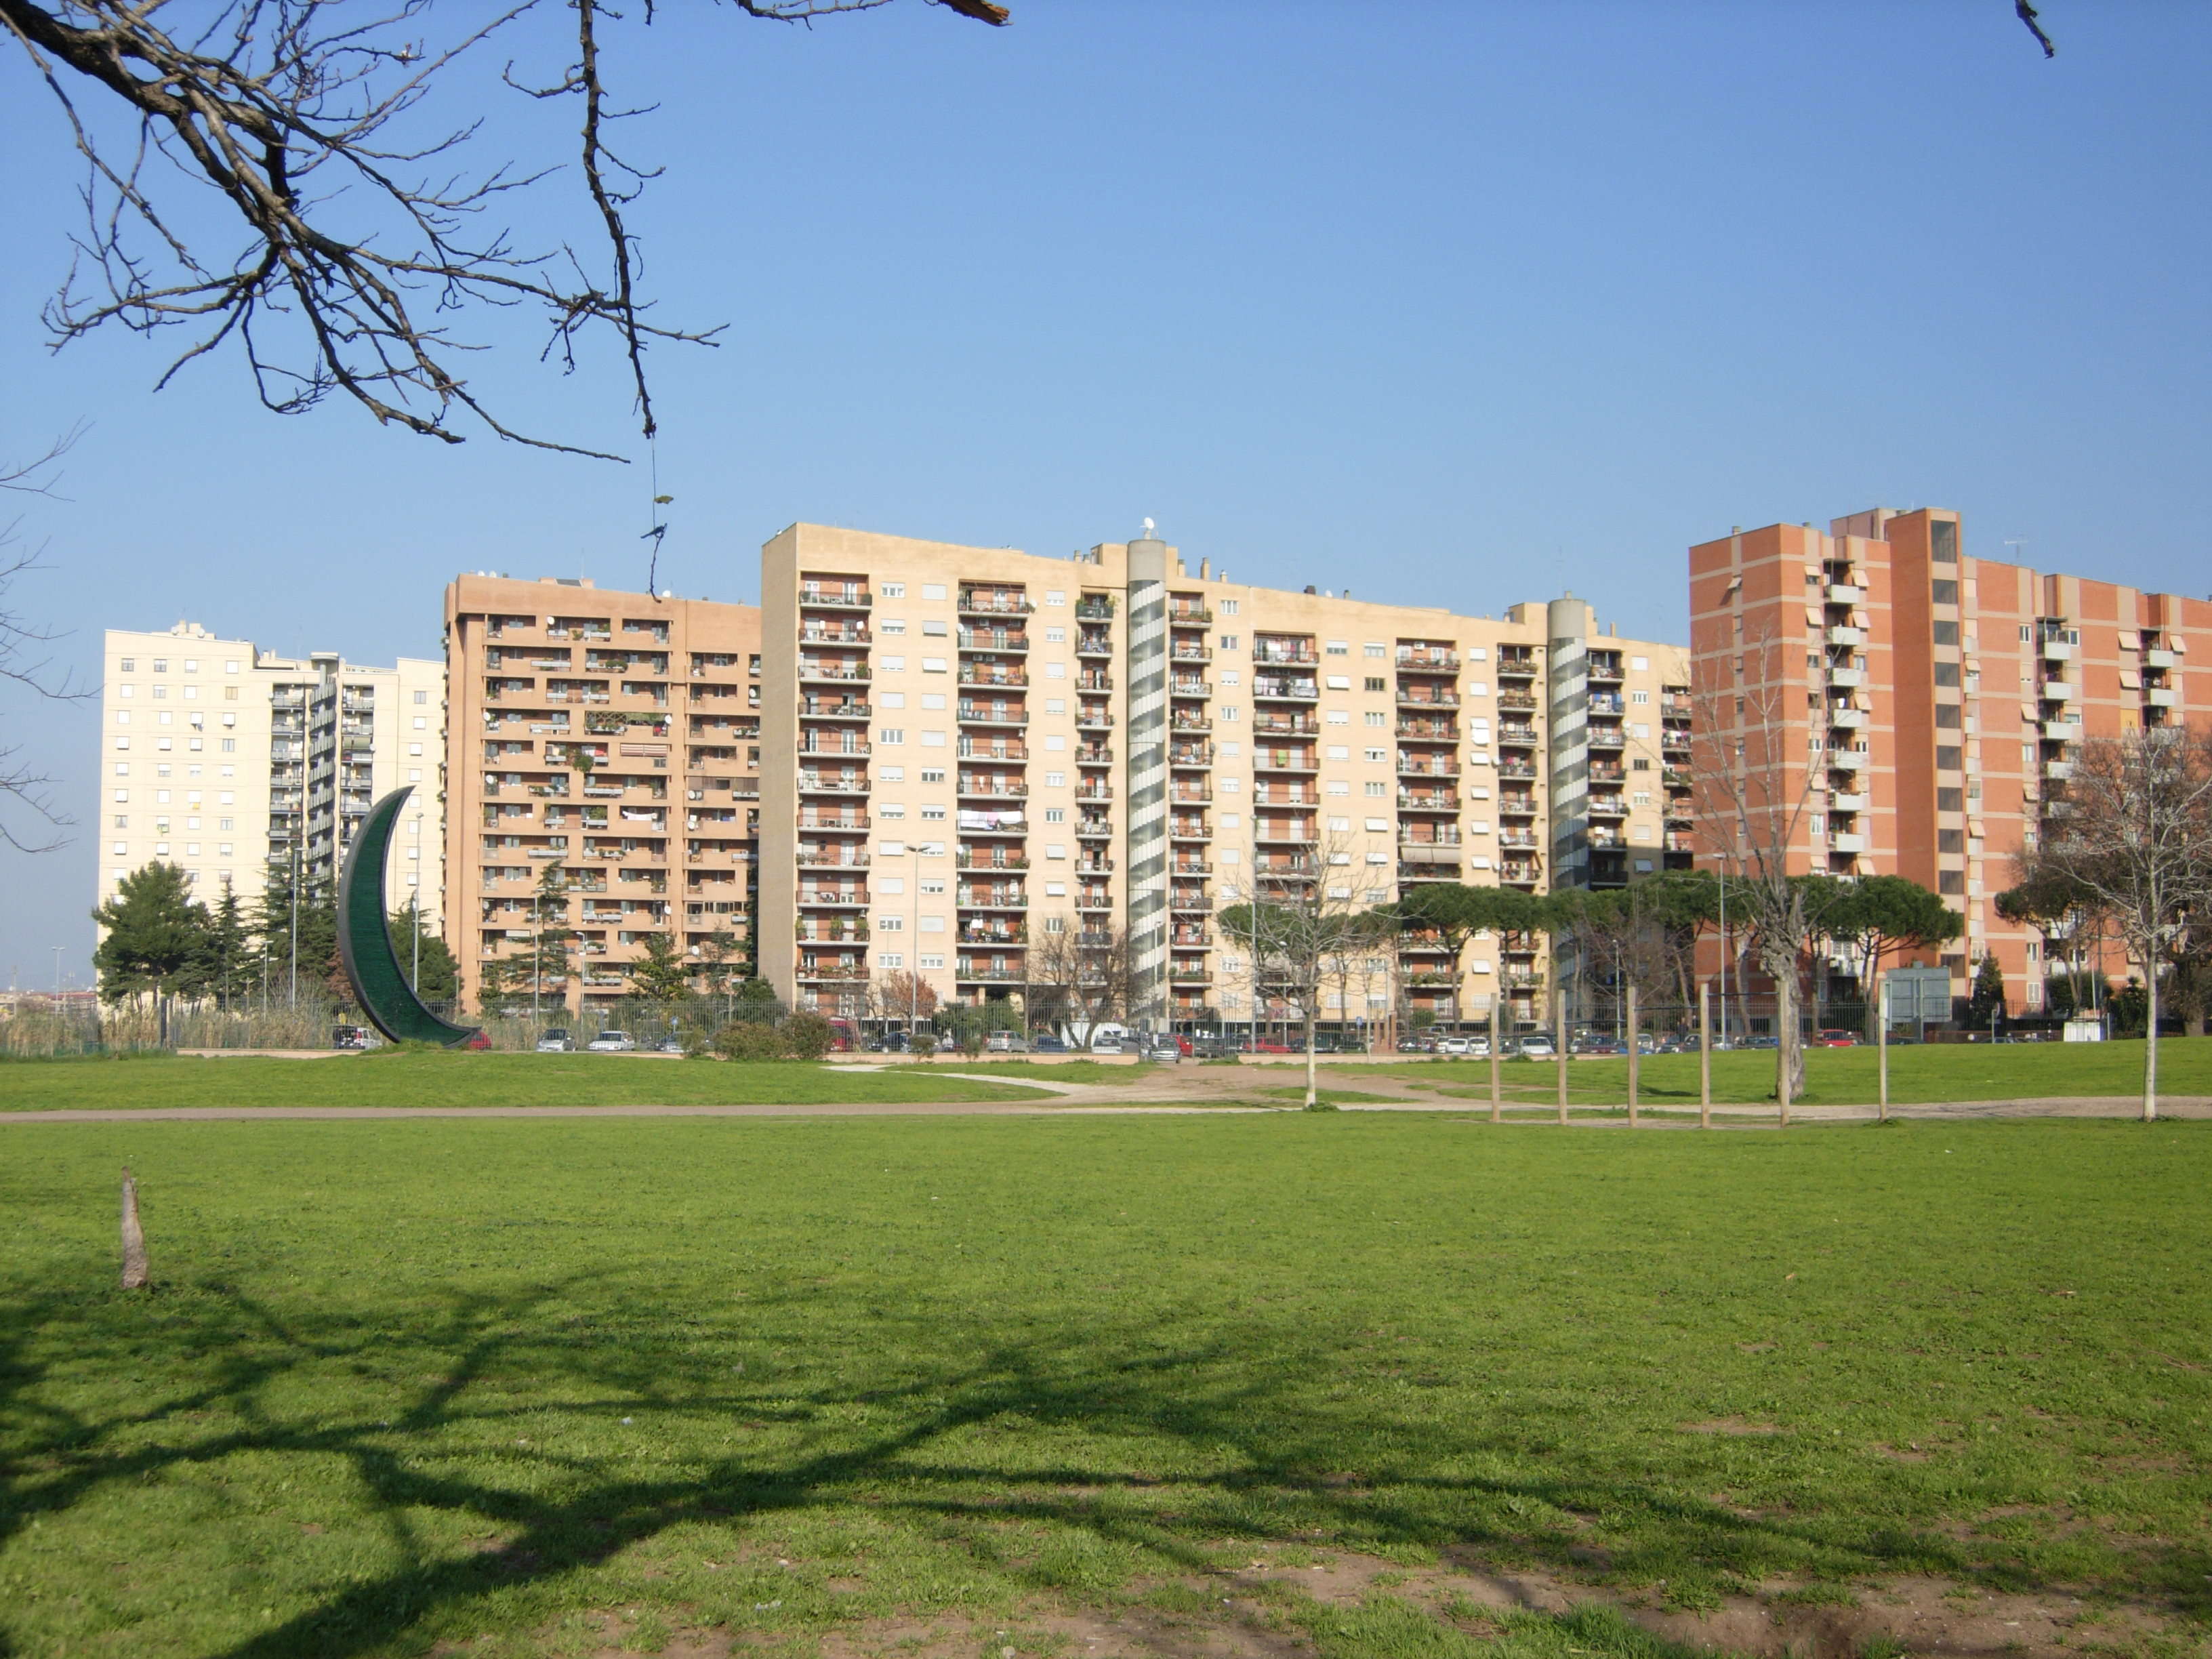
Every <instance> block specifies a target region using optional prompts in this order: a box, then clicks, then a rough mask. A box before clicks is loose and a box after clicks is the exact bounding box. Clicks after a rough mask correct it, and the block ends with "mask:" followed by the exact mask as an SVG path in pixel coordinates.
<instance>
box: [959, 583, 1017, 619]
mask: <svg viewBox="0 0 2212 1659" xmlns="http://www.w3.org/2000/svg"><path fill="white" fill-rule="evenodd" d="M1033 611H1036V606H1035V605H1032V604H1030V601H1029V600H1028V599H1025V598H1024V597H1023V596H1022V595H1021V594H1019V593H1012V592H994V591H992V590H990V589H988V588H981V587H963V588H962V589H961V590H960V614H961V615H962V616H963V617H1026V616H1029V615H1030V613H1031V612H1033Z"/></svg>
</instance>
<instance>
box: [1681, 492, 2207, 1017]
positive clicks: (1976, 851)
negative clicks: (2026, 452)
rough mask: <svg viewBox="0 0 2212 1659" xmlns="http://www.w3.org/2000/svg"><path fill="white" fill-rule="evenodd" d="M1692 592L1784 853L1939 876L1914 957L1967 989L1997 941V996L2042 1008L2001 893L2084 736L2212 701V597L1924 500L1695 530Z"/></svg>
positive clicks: (1810, 867)
mask: <svg viewBox="0 0 2212 1659" xmlns="http://www.w3.org/2000/svg"><path fill="white" fill-rule="evenodd" d="M1690 600H1691V643H1692V652H1693V653H1694V662H1693V670H1694V674H1695V683H1696V685H1697V688H1698V693H1699V703H1700V705H1701V707H1704V708H1707V709H1709V710H1710V711H1711V721H1710V730H1711V735H1712V738H1713V739H1714V743H1715V745H1716V747H1715V750H1714V753H1715V754H1716V755H1723V756H1724V755H1726V754H1727V753H1729V750H1731V749H1732V748H1733V746H1734V745H1735V744H1737V743H1738V742H1741V744H1743V745H1744V754H1745V758H1746V760H1747V763H1748V764H1749V767H1750V768H1751V769H1752V771H1753V773H1755V774H1757V775H1758V788H1759V793H1761V794H1762V796H1764V797H1765V798H1766V799H1771V800H1772V801H1774V802H1776V803H1778V806H1779V807H1781V808H1786V809H1787V810H1786V811H1781V812H1778V815H1777V819H1776V821H1777V823H1782V824H1784V825H1785V826H1786V827H1787V828H1788V829H1789V830H1790V843H1789V847H1788V853H1789V858H1790V865H1791V867H1792V868H1794V869H1796V870H1800V871H1807V872H1810V871H1824V872H1832V873H1834V874H1837V875H1839V876H1855V875H1872V874H1884V875H1900V876H1905V877H1908V878H1911V879H1912V880H1914V881H1917V882H1919V883H1920V884H1922V885H1923V886H1926V887H1929V888H1931V889H1933V890H1935V891H1936V892H1938V893H1940V894H1942V896H1943V897H1944V898H1945V899H1946V901H1947V902H1948V903H1949V904H1950V905H1951V906H1952V908H1954V909H1955V910H1957V911H1958V912H1959V914H1960V916H1961V918H1962V920H1963V923H1964V929H1965V932H1964V937H1963V939H1961V941H1960V943H1959V944H1958V945H1954V946H1952V947H1951V948H1949V949H1948V951H1943V952H1940V953H1924V952H1923V953H1922V954H1921V957H1920V958H1919V959H1920V960H1921V962H1922V963H1923V965H1929V966H1938V965H1940V966H1943V967H1948V969H1950V970H1951V973H1952V978H1953V990H1954V993H1955V994H1958V995H1960V996H1964V995H1966V993H1967V990H1968V988H1969V983H1970V976H1971V975H1972V972H1973V970H1974V969H1975V967H1976V966H1977V965H1978V963H1979V962H1980V960H1981V958H1982V957H1984V956H1985V955H1994V956H1996V958H1997V961H1998V963H2000V964H2001V965H2002V968H2003V969H2004V974H2005V984H2006V991H2007V994H2008V1001H2009V1005H2010V1006H2012V1007H2013V1008H2014V1009H2015V1011H2019V1010H2022V1009H2025V1010H2028V1011H2031V1012H2033V1011H2034V1010H2036V1009H2038V1008H2039V1007H2040V1006H2042V1004H2043V992H2044V981H2045V975H2046V972H2047V971H2048V970H2049V969H2051V968H2052V967H2053V966H2054V964H2050V963H2045V961H2044V960H2043V940H2042V938H2041V936H2040V935H2039V933H2036V932H2035V931H2033V929H2030V928H2026V927H2015V926H2014V925H2012V924H2010V923H2008V922H2007V921H2005V920H2004V919H2003V918H2002V916H2000V915H1997V913H1996V895H1997V894H1999V893H2000V892H2002V891H2003V890H2005V889H2006V888H2007V887H2009V886H2011V885H2012V884H2013V882H2014V878H2015V877H2014V865H2013V860H2014V858H2015V855H2016V854H2018V853H2019V852H2020V850H2021V848H2023V847H2024V846H2027V845H2029V844H2031V843H2032V841H2033V837H2034V836H2035V834H2036V831H2037V827H2038V825H2039V823H2040V821H2041V816H2042V811H2043V803H2044V789H2045V785H2046V783H2048V782H2049V781H2052V780H2056V779H2062V778H2063V777H2064V776H2066V775H2067V772H2068V769H2069V766H2070V765H2071V763H2072V758H2073V757H2074V756H2075V752H2076V751H2077V750H2078V747H2079V745H2080V744H2081V740H2082V739H2083V738H2085V737H2094V736H2118V735H2119V734H2120V733H2122V732H2127V731H2130V730H2133V729H2139V728H2142V727H2144V726H2162V725H2171V724H2176V723H2185V722H2190V721H2198V722H2201V721H2203V720H2206V719H2207V718H2208V717H2212V603H2208V602H2206V601H2204V600H2200V599H2184V598H2179V597H2177V596H2174V595H2172V594H2166V593H2146V592H2138V591H2136V590H2135V589H2133V588H2128V587H2121V586H2115V585H2113V584H2112V583H2109V582H2100V581H2096V580H2090V579H2088V578H2086V577H2081V576H2069V575H2058V574H2050V573H2045V572H2040V571H2036V570H2032V569H2029V568H2027V567H2025V566H2022V565H2019V564H2015V563H2010V562H2001V561H1996V560H1990V559H1978V558H1975V557H1973V556H1971V555H1970V554H1969V553H1968V552H1967V550H1966V538H1965V530H1964V527H1963V526H1962V525H1961V523H1960V516H1959V514H1958V513H1955V512H1952V511H1949V510H1947V509H1944V508H1940V507H1926V508H1921V509H1918V510H1917V511H1914V512H1910V513H1895V512H1892V511H1890V510H1888V509H1887V508H1880V507H1877V508H1874V509H1871V510H1869V511H1868V512H1864V513H1853V514H1851V515H1850V516H1848V517H1845V518H1840V519H1836V520H1832V521H1831V522H1830V524H1829V526H1828V528H1827V530H1826V532H1822V531H1818V530H1815V529H1814V527H1813V526H1811V525H1810V524H1804V525H1769V526H1765V527H1764V528H1762V529H1759V530H1753V531H1740V532H1734V533H1731V534H1730V535H1729V536H1725V537H1722V538H1718V539H1717V540H1714V541H1710V542H1705V543H1702V544H1699V545H1698V546H1695V547H1693V548H1692V549H1691V550H1690ZM2192 660H2194V661H2195V662H2196V663H2197V668H2196V670H2195V671H2193V672H2192V671H2190V669H2189V665H2190V663H2191V661H2192ZM1704 758H1705V755H1704V753H1703V747H1702V744H1701V754H1700V759H1701V761H1702V760H1703V759H1704ZM1704 807H1705V812H1706V814H1707V815H1708V817H1707V819H1706V821H1707V822H1710V823H1713V824H1715V825H1718V824H1720V823H1723V822H1725V820H1726V811H1725V810H1724V804H1723V802H1722V801H1721V800H1719V799H1717V798H1716V799H1708V800H1707V801H1705V803H1704ZM1716 850H1717V849H1716ZM2081 965H2092V964H2088V963H2082V964H2081ZM2102 965H2103V967H2104V969H2106V971H2108V972H2114V973H2117V972H2118V971H2120V969H2121V966H2122V964H2121V963H2120V962H2119V961H2118V957H2117V953H2115V955H2114V957H2113V959H2112V960H2110V961H2107V962H2106V963H2103V964H2102Z"/></svg>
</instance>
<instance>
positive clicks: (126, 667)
mask: <svg viewBox="0 0 2212 1659" xmlns="http://www.w3.org/2000/svg"><path fill="white" fill-rule="evenodd" d="M2022 637H2023V638H2025V637H2026V636H2025V635H2022ZM116 667H117V668H118V669H120V670H121V671H123V672H124V673H125V674H135V673H137V671H138V662H137V659H136V658H134V657H125V658H124V659H123V660H122V661H121V662H119V663H118V664H116ZM237 668H238V665H237V664H236V663H233V664H231V669H232V671H234V672H235V671H237Z"/></svg>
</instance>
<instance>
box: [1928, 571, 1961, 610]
mask: <svg viewBox="0 0 2212 1659" xmlns="http://www.w3.org/2000/svg"><path fill="white" fill-rule="evenodd" d="M1928 588H1929V598H1930V599H1933V600H1935V602H1936V604H1938V605H1956V604H1958V602H1959V584H1958V583H1956V582H1954V581H1947V580H1944V579H1943V578H1942V577H1941V576H1938V577H1937V578H1936V580H1934V581H1932V582H1930V583H1929V585H1928Z"/></svg>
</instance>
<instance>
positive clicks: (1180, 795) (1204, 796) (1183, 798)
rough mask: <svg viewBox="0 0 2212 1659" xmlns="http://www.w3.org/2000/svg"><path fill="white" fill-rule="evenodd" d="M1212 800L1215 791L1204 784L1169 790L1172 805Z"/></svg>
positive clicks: (1079, 794) (1184, 785) (1079, 791)
mask: <svg viewBox="0 0 2212 1659" xmlns="http://www.w3.org/2000/svg"><path fill="white" fill-rule="evenodd" d="M1082 795H1083V792H1082V791H1081V790H1080V789H1078V790H1077V791H1076V798H1077V799H1082ZM1212 799H1213V791H1212V790H1211V789H1208V788H1207V787H1206V786H1205V785H1204V784H1202V783H1200V784H1189V783H1186V784H1180V785H1175V786H1171V787H1170V788H1169V790H1168V801H1169V803H1170V805H1177V806H1182V805H1206V804H1208V803H1210V802H1211V801H1212Z"/></svg>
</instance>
